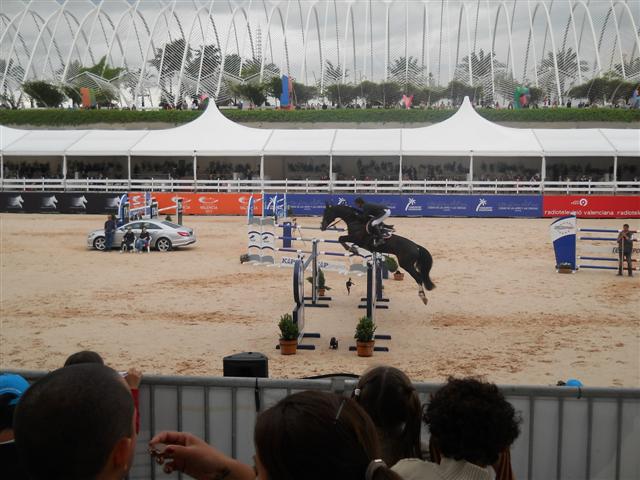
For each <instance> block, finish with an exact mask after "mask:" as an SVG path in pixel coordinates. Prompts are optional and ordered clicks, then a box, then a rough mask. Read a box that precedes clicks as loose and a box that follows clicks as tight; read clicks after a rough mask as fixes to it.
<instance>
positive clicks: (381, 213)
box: [355, 197, 393, 247]
mask: <svg viewBox="0 0 640 480" xmlns="http://www.w3.org/2000/svg"><path fill="white" fill-rule="evenodd" d="M355 204H356V205H357V206H358V208H359V209H360V210H362V213H364V215H365V216H367V217H373V220H371V223H370V225H371V227H372V228H371V230H372V232H371V233H373V235H374V238H373V246H374V247H377V246H379V245H380V244H382V243H383V242H384V239H383V238H382V231H381V225H382V222H384V220H385V219H386V218H387V217H389V215H391V210H390V209H388V208H387V207H386V206H384V205H376V204H375V203H367V202H365V201H364V199H363V198H362V197H358V198H356V200H355ZM387 227H389V228H393V225H387Z"/></svg>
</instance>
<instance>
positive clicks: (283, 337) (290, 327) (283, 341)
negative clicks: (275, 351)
mask: <svg viewBox="0 0 640 480" xmlns="http://www.w3.org/2000/svg"><path fill="white" fill-rule="evenodd" d="M278 328H279V329H280V353H281V354H282V355H293V354H295V353H296V351H297V350H298V336H299V335H300V331H299V330H298V325H297V324H296V323H295V322H294V321H293V317H292V316H291V314H289V313H285V314H284V315H282V316H281V317H280V320H279V321H278Z"/></svg>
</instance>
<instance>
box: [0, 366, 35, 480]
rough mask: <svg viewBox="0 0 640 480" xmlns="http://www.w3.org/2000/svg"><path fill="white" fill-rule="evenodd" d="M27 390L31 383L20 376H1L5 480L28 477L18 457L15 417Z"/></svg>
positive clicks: (0, 451)
mask: <svg viewBox="0 0 640 480" xmlns="http://www.w3.org/2000/svg"><path fill="white" fill-rule="evenodd" d="M27 388H29V382H27V381H26V380H25V379H24V378H23V377H21V376H20V375H14V374H11V373H5V374H2V375H0V472H2V477H3V478H12V479H13V478H25V477H26V473H25V470H24V468H22V467H21V466H20V465H19V464H18V458H17V455H16V444H15V440H14V433H13V417H14V412H15V409H16V406H17V405H18V401H19V400H20V397H22V395H23V394H24V392H26V391H27Z"/></svg>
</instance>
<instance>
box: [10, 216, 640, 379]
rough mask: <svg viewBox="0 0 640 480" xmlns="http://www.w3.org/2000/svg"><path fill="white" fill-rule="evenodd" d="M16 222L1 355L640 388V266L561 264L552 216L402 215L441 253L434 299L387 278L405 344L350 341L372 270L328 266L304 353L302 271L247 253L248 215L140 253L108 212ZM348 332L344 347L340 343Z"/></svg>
mask: <svg viewBox="0 0 640 480" xmlns="http://www.w3.org/2000/svg"><path fill="white" fill-rule="evenodd" d="M0 222H1V225H0V227H1V233H0V244H1V247H0V249H1V250H0V254H1V278H0V283H1V286H0V295H1V299H0V301H1V309H2V311H1V322H2V323H1V327H0V367H1V368H25V369H36V370H47V369H54V368H56V367H59V366H61V365H62V363H63V362H64V359H65V358H66V357H67V356H68V355H69V354H70V353H73V352H75V351H78V350H82V349H92V350H96V351H98V352H100V353H101V354H102V355H103V356H104V358H105V359H106V360H107V361H108V363H110V364H111V365H112V366H114V367H116V368H119V369H124V368H126V367H128V366H132V365H137V366H139V367H140V368H141V369H142V370H143V371H144V372H145V373H148V374H151V373H156V374H160V373H162V374H177V375H221V374H222V357H223V356H225V355H229V354H232V353H237V352H241V351H259V352H263V353H265V354H266V355H268V356H269V370H270V376H271V377H285V378H298V377H304V376H311V375H319V374H325V373H335V372H351V373H356V374H359V373H362V372H363V371H364V370H365V369H366V368H368V367H370V366H372V365H376V364H381V363H386V364H391V365H394V366H396V367H399V368H401V369H403V370H405V371H406V372H407V373H408V374H409V375H410V376H411V378H412V379H414V380H425V381H440V380H442V379H443V378H445V377H446V376H447V375H450V374H455V375H484V376H486V378H488V379H489V380H491V381H494V382H498V383H502V384H539V385H550V384H555V383H556V381H557V380H559V379H565V380H566V379H567V378H571V377H573V378H579V379H580V380H582V381H583V382H584V383H585V385H589V386H625V387H638V386H640V328H639V327H640V294H639V292H640V288H639V287H640V280H639V279H638V276H636V277H635V278H628V277H626V276H625V277H622V278H620V277H618V278H617V277H615V276H614V272H611V271H581V272H579V273H577V274H574V275H559V274H557V273H556V272H555V270H554V268H553V264H554V258H553V251H552V247H551V242H550V239H549V233H548V226H549V224H550V220H549V219H537V220H531V219H447V218H425V219H404V218H403V219H395V218H394V221H393V223H394V224H395V225H396V228H397V230H398V233H399V234H401V235H404V236H407V237H409V238H411V239H413V240H414V241H416V242H417V243H419V244H421V245H423V246H425V247H426V248H427V249H428V250H429V251H430V252H431V253H432V255H433V257H434V268H433V270H432V275H431V278H432V279H433V281H434V282H435V283H436V285H437V288H436V289H435V290H434V291H432V292H429V293H428V297H429V305H428V307H425V306H424V305H423V304H422V302H421V301H420V300H419V298H418V295H417V287H416V286H415V284H414V283H413V282H412V281H411V280H410V279H409V278H408V276H406V277H405V280H404V281H403V282H394V281H388V282H386V283H385V292H386V295H387V296H388V297H389V298H390V299H391V303H390V305H391V309H390V310H379V311H378V313H377V321H378V325H379V327H378V328H379V332H380V333H389V334H391V335H392V336H393V340H392V341H391V342H389V343H388V345H389V347H390V350H391V351H390V352H389V353H376V355H374V357H372V358H370V359H362V358H358V357H356V355H355V353H353V352H349V351H348V349H347V347H348V345H349V344H350V343H351V342H352V337H353V332H354V328H355V323H356V321H357V319H358V317H359V316H360V315H362V312H363V311H362V310H358V309H357V308H356V306H357V304H358V303H359V297H360V296H361V295H363V294H364V292H365V283H366V282H365V277H360V278H358V277H353V281H354V282H355V283H356V285H355V286H354V287H353V289H352V292H351V295H350V296H347V292H346V288H345V286H344V283H345V281H346V277H344V276H342V275H339V274H336V273H333V272H327V274H326V275H327V284H328V285H329V286H331V287H332V288H333V290H332V291H331V292H330V293H331V295H332V296H333V298H334V301H333V302H332V305H331V308H329V309H308V310H307V330H308V331H314V332H320V333H321V334H322V338H321V339H320V340H318V341H314V343H316V345H317V350H316V351H299V352H298V354H297V355H295V356H291V357H283V356H281V355H280V354H279V353H278V352H277V351H276V350H275V348H274V347H275V345H276V343H277V338H278V328H277V319H278V318H279V316H280V315H281V314H282V313H285V312H289V311H291V309H292V306H293V298H292V293H291V270H289V269H278V268H265V267H252V266H248V265H241V264H240V262H239V257H240V255H241V254H242V253H244V252H245V251H246V226H245V219H244V218H241V217H186V218H185V224H186V225H188V226H191V227H194V228H195V229H196V234H197V237H198V242H197V243H196V244H195V245H194V246H192V247H187V248H184V249H180V250H178V251H174V252H170V253H167V254H161V253H158V252H152V253H151V254H124V255H122V254H119V253H117V252H116V251H114V252H112V253H108V254H105V253H99V252H96V251H90V250H88V249H87V248H86V235H87V233H88V232H89V231H90V230H93V229H95V228H99V227H101V226H102V225H103V223H104V217H103V216H80V215H75V216H71V215H12V214H3V215H0ZM300 223H302V224H307V225H313V226H317V224H319V219H318V218H305V219H302V220H301V222H300ZM622 223H624V222H623V221H620V220H618V221H615V220H614V221H612V220H581V221H580V226H591V227H610V226H614V227H620V226H621V225H622ZM629 223H630V224H631V228H632V229H638V228H640V223H639V222H638V220H633V221H631V222H629ZM618 224H619V225H618ZM312 234H313V233H312V232H309V235H312ZM332 336H335V337H337V338H338V339H339V342H340V348H339V350H337V351H334V350H330V349H329V339H330V338H331V337H332Z"/></svg>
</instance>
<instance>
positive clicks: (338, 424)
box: [0, 351, 520, 480]
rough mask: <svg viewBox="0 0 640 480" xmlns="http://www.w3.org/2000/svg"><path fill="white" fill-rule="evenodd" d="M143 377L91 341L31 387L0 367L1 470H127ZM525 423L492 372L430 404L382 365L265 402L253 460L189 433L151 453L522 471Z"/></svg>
mask: <svg viewBox="0 0 640 480" xmlns="http://www.w3.org/2000/svg"><path fill="white" fill-rule="evenodd" d="M141 378H142V374H141V372H139V371H138V370H137V369H135V368H133V369H129V370H128V371H126V372H117V371H115V370H113V369H112V368H110V367H108V366H105V364H104V361H103V359H102V358H101V357H100V355H99V354H97V353H96V352H91V351H82V352H78V353H76V354H73V355H71V356H70V357H69V358H68V359H67V361H66V362H65V364H64V367H62V368H60V369H58V370H55V371H53V372H50V373H48V374H47V375H45V376H44V377H43V378H41V379H40V380H38V381H36V382H35V383H34V384H33V385H31V386H30V385H29V383H28V382H27V381H26V380H25V379H24V378H22V377H20V376H19V375H15V374H3V375H0V458H1V459H2V467H0V468H2V473H3V478H11V479H22V478H29V479H33V480H45V479H46V480H49V479H65V480H86V479H105V480H121V479H123V478H125V477H126V476H127V474H128V472H129V470H130V469H131V467H132V464H133V459H134V452H135V447H136V441H137V435H138V433H139V430H140V423H139V418H140V415H139V404H138V398H139V393H138V389H139V385H140V381H141ZM423 424H424V426H425V427H426V428H427V429H428V430H429V433H430V438H429V443H428V444H425V443H423V442H422V441H421V430H422V425H423ZM519 424H520V417H519V415H518V414H517V413H516V411H515V410H514V408H513V406H512V405H511V404H510V403H509V402H508V401H507V400H506V399H505V398H504V396H503V395H502V393H501V392H500V391H499V389H498V388H497V387H496V386H495V385H493V384H491V383H487V382H484V381H481V380H478V379H475V378H449V380H448V381H447V383H446V384H445V385H444V386H442V387H441V388H440V389H439V390H438V391H436V392H435V393H434V394H432V395H431V397H430V398H429V399H428V401H427V402H426V403H425V404H424V405H423V404H422V403H421V400H420V397H419V395H418V393H417V391H416V390H415V388H414V387H413V385H412V383H411V381H410V380H409V378H408V377H407V376H406V375H405V374H404V373H403V372H402V371H400V370H398V369H396V368H393V367H388V366H379V367H375V368H373V369H371V370H369V371H367V372H366V373H365V374H363V375H362V376H361V377H360V379H359V381H358V383H357V385H356V388H355V389H354V391H353V392H352V394H351V396H350V397H346V396H343V395H338V394H335V393H328V392H321V391H303V392H298V393H293V394H290V395H288V396H286V397H285V398H283V399H282V400H280V401H279V402H278V403H276V404H275V405H274V406H272V407H270V408H268V409H266V410H265V411H263V412H262V413H260V414H259V415H258V418H257V421H256V424H255V429H254V445H255V452H256V454H255V456H254V462H253V464H251V465H248V464H244V463H242V462H240V461H238V460H235V459H233V458H231V457H229V456H227V455H225V454H224V453H222V452H221V451H220V450H218V449H217V448H216V447H215V446H211V445H208V444H207V443H206V442H205V441H204V440H202V439H200V438H198V437H196V436H195V435H193V434H191V433H189V432H177V431H164V432H160V433H157V434H156V435H155V436H154V437H153V438H151V440H150V442H149V444H148V453H149V455H151V456H152V457H153V458H154V459H155V461H156V462H157V463H158V464H160V465H162V466H163V470H164V472H165V473H167V474H170V473H172V472H182V473H184V474H186V475H188V476H189V477H192V478H196V479H227V480H232V479H237V480H256V479H258V480H297V479H300V480H327V479H332V480H384V479H388V480H402V479H404V480H432V479H447V480H493V479H496V480H513V479H514V474H513V469H512V467H511V455H510V447H511V445H512V444H513V442H514V441H515V440H516V438H517V437H518V435H519V433H520V427H519Z"/></svg>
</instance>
